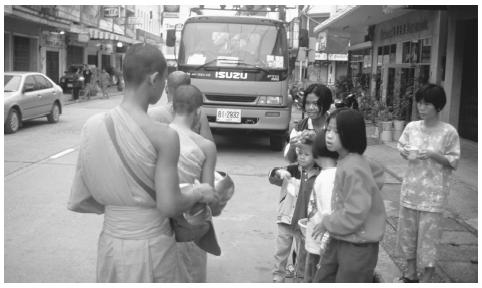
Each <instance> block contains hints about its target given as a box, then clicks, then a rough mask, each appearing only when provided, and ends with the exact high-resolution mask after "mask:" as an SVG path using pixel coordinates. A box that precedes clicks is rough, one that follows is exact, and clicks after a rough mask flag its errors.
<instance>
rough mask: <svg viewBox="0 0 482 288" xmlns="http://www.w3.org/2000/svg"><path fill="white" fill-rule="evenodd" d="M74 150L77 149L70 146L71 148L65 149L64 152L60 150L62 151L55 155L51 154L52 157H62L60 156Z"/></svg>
mask: <svg viewBox="0 0 482 288" xmlns="http://www.w3.org/2000/svg"><path fill="white" fill-rule="evenodd" d="M74 150H75V149H74V148H69V149H67V150H64V151H62V152H60V153H57V154H55V155H53V156H50V159H57V158H60V157H62V156H64V155H67V154H69V153H70V152H73V151H74Z"/></svg>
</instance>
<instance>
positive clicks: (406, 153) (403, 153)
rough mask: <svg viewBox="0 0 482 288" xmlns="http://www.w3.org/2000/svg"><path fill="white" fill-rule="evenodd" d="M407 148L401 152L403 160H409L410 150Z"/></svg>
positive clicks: (404, 147)
mask: <svg viewBox="0 0 482 288" xmlns="http://www.w3.org/2000/svg"><path fill="white" fill-rule="evenodd" d="M406 147H407V146H403V148H402V151H400V156H402V158H403V159H405V160H408V150H407V148H406Z"/></svg>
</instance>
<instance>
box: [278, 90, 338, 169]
mask: <svg viewBox="0 0 482 288" xmlns="http://www.w3.org/2000/svg"><path fill="white" fill-rule="evenodd" d="M331 103H333V98H332V95H331V90H330V89H329V88H328V87H326V86H325V85H323V84H311V85H310V86H308V88H306V90H305V96H304V97H303V111H304V112H305V113H306V115H307V116H308V117H306V118H305V119H303V120H301V121H300V122H298V124H296V127H295V128H293V131H291V134H290V142H289V143H288V145H286V147H285V150H284V151H285V152H284V157H285V159H286V160H288V162H290V163H293V162H296V153H295V147H294V145H293V144H295V143H297V142H298V141H299V137H300V133H301V132H303V131H305V130H314V131H315V132H320V131H321V130H323V129H324V128H325V122H326V118H327V117H328V113H327V111H328V109H330V105H331Z"/></svg>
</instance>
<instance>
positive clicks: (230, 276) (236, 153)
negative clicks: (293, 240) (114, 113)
mask: <svg viewBox="0 0 482 288" xmlns="http://www.w3.org/2000/svg"><path fill="white" fill-rule="evenodd" d="M119 101H120V97H112V98H111V99H109V100H104V99H98V100H91V101H88V102H80V103H75V104H72V105H68V106H65V110H64V113H63V114H62V116H61V120H60V122H59V123H58V124H53V125H50V124H47V123H46V121H44V120H43V119H41V120H36V121H33V122H31V123H28V124H26V125H25V127H24V128H23V129H21V130H20V131H19V132H18V133H16V134H13V135H5V138H4V148H5V163H4V167H5V172H4V173H5V174H4V175H5V178H4V181H5V186H4V187H5V197H4V199H5V203H4V204H5V215H4V216H5V218H4V219H5V230H4V233H5V234H4V235H5V238H4V240H5V246H4V248H5V257H4V264H5V270H4V277H5V278H4V279H5V282H93V281H95V263H96V245H97V237H98V234H99V232H100V229H101V226H102V216H97V215H87V214H78V213H73V212H70V211H68V210H67V209H66V203H67V199H68V195H69V191H70V185H71V182H72V177H73V173H74V165H75V162H76V158H77V145H78V141H79V135H80V128H81V126H82V124H83V123H84V122H85V120H86V119H87V118H88V117H90V116H91V115H93V114H95V113H97V112H100V111H104V110H106V109H109V108H111V107H113V106H115V105H116V104H117V103H119ZM215 138H216V143H217V145H218V151H219V158H218V165H217V169H218V170H224V171H227V172H228V173H230V175H231V176H232V178H233V179H234V181H235V183H236V192H235V194H234V196H233V199H232V200H231V202H230V203H228V205H227V207H226V209H225V211H224V212H223V214H222V215H221V216H219V217H217V218H215V219H214V223H215V226H216V229H217V231H219V232H218V238H219V241H220V244H221V247H222V250H223V253H222V255H221V256H220V257H209V258H208V261H209V264H208V265H209V269H208V281H209V282H270V281H271V272H270V271H271V267H272V257H273V256H272V255H273V253H274V234H273V231H275V230H274V228H275V226H274V225H275V224H274V219H275V216H276V213H275V211H276V202H277V198H278V192H279V189H277V187H275V186H272V185H270V184H269V183H268V181H267V177H266V176H267V172H268V170H269V168H271V167H273V166H275V165H279V164H280V161H281V154H280V152H273V151H271V150H269V140H268V137H258V136H254V135H251V136H249V135H247V136H239V135H238V136H229V135H215ZM69 149H74V150H73V151H72V152H70V153H67V154H58V153H62V152H66V151H67V152H68V151H71V150H69ZM52 156H54V157H53V158H52Z"/></svg>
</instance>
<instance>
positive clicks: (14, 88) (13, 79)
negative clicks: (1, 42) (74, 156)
mask: <svg viewBox="0 0 482 288" xmlns="http://www.w3.org/2000/svg"><path fill="white" fill-rule="evenodd" d="M4 83H5V84H4V85H5V86H4V89H3V90H4V98H3V109H4V110H3V111H4V117H3V118H4V119H3V121H4V131H5V133H7V134H10V133H15V132H17V130H18V129H19V128H20V127H21V126H22V122H23V121H26V120H30V119H35V118H40V117H47V120H48V121H49V122H50V123H56V122H58V121H59V118H60V114H61V113H62V88H61V87H60V86H59V85H57V84H55V82H54V81H52V80H51V79H50V78H49V77H47V76H46V75H44V74H42V73H38V72H5V73H4Z"/></svg>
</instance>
